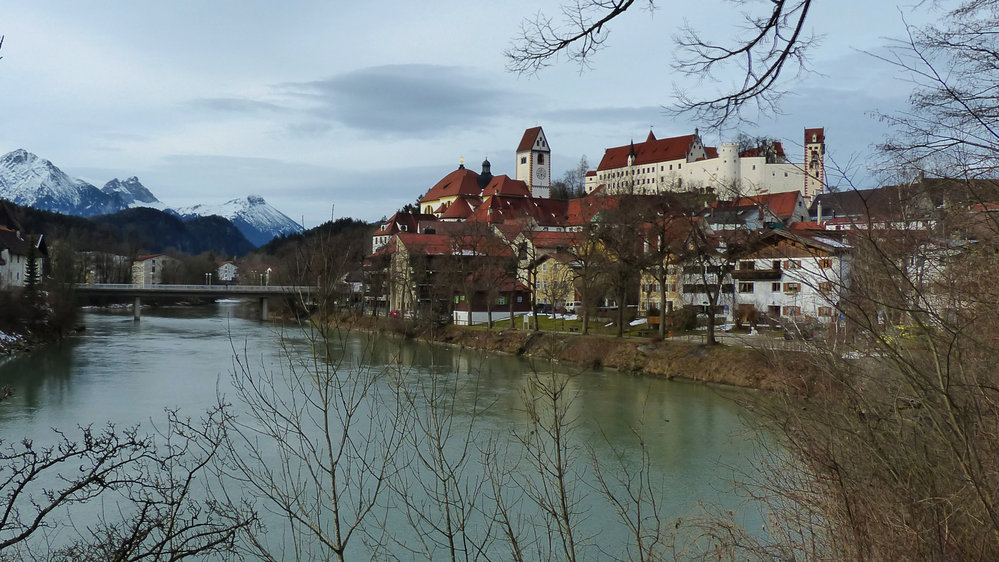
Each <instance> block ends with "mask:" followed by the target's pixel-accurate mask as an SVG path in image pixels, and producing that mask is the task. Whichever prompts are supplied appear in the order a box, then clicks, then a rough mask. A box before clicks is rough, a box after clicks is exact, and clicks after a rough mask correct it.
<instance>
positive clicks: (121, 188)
mask: <svg viewBox="0 0 999 562" xmlns="http://www.w3.org/2000/svg"><path fill="white" fill-rule="evenodd" d="M0 199H7V200H9V201H11V202H13V203H16V204H18V205H23V206H26V207H33V208H35V209H43V210H46V211H54V212H57V213H63V214H67V215H77V216H82V217H91V216H95V215H107V214H112V213H117V212H119V211H123V210H125V209H130V208H136V207H151V208H154V209H157V210H160V211H166V212H168V213H174V214H176V215H179V216H181V217H182V218H183V219H184V220H189V219H191V218H194V217H199V216H203V217H207V216H212V215H218V216H220V217H225V218H227V219H229V220H230V221H231V222H232V223H233V224H234V225H235V226H236V228H238V229H239V231H240V232H242V233H243V235H244V236H245V237H246V238H247V239H248V240H249V241H250V242H252V243H253V244H255V245H257V246H259V245H261V244H265V243H267V242H269V241H270V240H271V239H272V238H274V237H275V236H280V235H281V234H289V233H294V232H301V231H302V227H301V225H299V224H298V223H296V222H295V221H293V220H291V219H290V218H288V217H287V216H286V215H284V214H283V213H282V212H280V211H278V210H277V209H275V208H274V207H272V206H270V205H268V204H267V202H266V201H264V199H263V197H260V196H257V195H251V196H249V197H246V198H245V199H233V200H232V201H229V202H227V203H224V204H222V205H214V206H212V205H195V206H193V207H187V208H185V209H178V210H173V209H170V208H169V207H167V206H166V205H165V204H164V203H162V202H161V201H160V200H159V199H157V198H156V196H154V195H153V194H152V192H150V191H149V190H148V189H146V187H145V186H144V185H142V183H141V182H140V181H139V178H137V177H135V176H132V177H130V178H128V179H126V180H124V181H122V180H119V179H118V178H115V179H113V180H111V181H109V182H107V183H106V184H105V185H104V188H103V189H98V188H97V187H95V186H93V185H91V184H89V183H87V182H85V181H83V180H79V179H75V178H71V177H69V176H68V175H67V174H66V173H64V172H63V171H62V170H60V169H59V168H58V167H56V166H55V165H54V164H52V162H49V161H48V160H45V159H44V158H39V157H38V156H35V155H34V154H32V153H30V152H28V151H26V150H24V149H17V150H15V151H13V152H8V153H7V154H5V155H3V156H2V157H0Z"/></svg>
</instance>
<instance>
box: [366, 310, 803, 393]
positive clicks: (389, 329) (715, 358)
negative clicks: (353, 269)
mask: <svg viewBox="0 0 999 562" xmlns="http://www.w3.org/2000/svg"><path fill="white" fill-rule="evenodd" d="M354 326H355V327H356V328H359V329H363V330H366V331H371V332H378V333H384V334H396V335H400V336H404V337H407V338H411V339H416V340H420V341H426V342H432V343H443V344H449V345H455V346H459V347H465V348H470V349H479V350H483V351H491V352H499V353H509V354H514V355H524V356H528V357H536V358H545V359H548V358H553V359H555V360H556V361H559V362H565V363H572V364H577V365H579V366H581V367H587V368H610V369H616V370H619V371H621V372H624V373H631V374H640V375H647V376H654V377H665V378H668V379H674V378H679V379H685V380H690V381H698V382H705V383H717V384H725V385H731V386H738V387H743V388H753V389H759V390H767V391H778V392H791V393H798V392H801V390H800V389H801V385H800V380H798V379H796V380H795V381H790V380H787V375H786V374H785V373H787V372H797V373H807V372H808V361H807V356H806V354H804V353H801V352H795V351H781V352H779V354H778V353H774V352H772V351H770V350H764V349H756V348H751V347H743V346H726V345H713V346H706V345H701V344H697V343H689V342H685V341H678V340H671V339H667V340H665V341H659V340H657V339H654V338H635V337H629V338H617V337H614V336H606V335H581V334H570V333H563V332H544V331H541V332H536V331H533V330H499V329H494V330H485V329H482V328H475V327H466V326H455V325H447V326H443V327H437V328H429V327H422V328H421V327H420V326H418V325H414V324H412V323H410V322H407V321H404V320H401V319H397V318H389V319H372V318H370V317H365V318H363V319H356V321H355V324H354ZM778 358H779V361H780V368H777V365H776V363H775V361H776V360H778ZM789 367H790V368H789Z"/></svg>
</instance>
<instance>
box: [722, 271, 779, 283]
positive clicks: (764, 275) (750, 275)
mask: <svg viewBox="0 0 999 562" xmlns="http://www.w3.org/2000/svg"><path fill="white" fill-rule="evenodd" d="M781 273H782V271H781V270H780V269H736V270H734V271H732V279H735V280H737V281H777V280H778V279H780V276H781Z"/></svg>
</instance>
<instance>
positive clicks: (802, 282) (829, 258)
mask: <svg viewBox="0 0 999 562" xmlns="http://www.w3.org/2000/svg"><path fill="white" fill-rule="evenodd" d="M848 249H849V247H848V245H847V244H845V243H844V242H842V241H841V240H839V239H836V238H833V237H830V236H820V235H814V234H811V233H807V232H804V231H800V232H791V231H788V230H784V229H778V230H770V231H765V232H758V233H754V235H753V236H752V237H751V239H750V240H749V242H748V243H747V245H746V247H745V248H743V249H741V250H740V252H739V253H738V254H737V256H735V257H734V259H733V260H732V262H733V263H731V265H730V267H729V268H727V269H726V268H722V267H720V266H721V264H716V265H714V266H709V268H710V267H716V269H714V270H712V271H709V272H708V273H709V275H707V276H706V277H707V278H708V283H709V284H711V283H718V281H719V279H718V277H717V272H719V271H722V272H723V275H724V278H723V279H721V280H720V281H721V282H720V286H721V296H720V298H719V302H718V307H719V310H716V313H717V314H718V315H719V316H724V317H725V319H726V320H727V321H730V322H733V321H738V320H742V321H747V322H748V321H751V320H753V319H754V318H760V317H762V316H763V315H765V316H766V317H768V318H770V319H772V320H775V321H776V320H779V319H787V320H794V321H801V320H816V321H819V322H830V321H832V320H833V319H834V318H835V317H836V314H835V309H836V308H835V307H836V305H837V303H838V300H839V295H840V293H841V291H842V290H843V289H844V287H845V286H846V284H847V282H848V279H849V269H850V267H849V266H850V261H849V257H848V256H849V254H848ZM696 267H697V266H691V265H688V266H686V267H685V270H684V272H685V274H686V275H684V281H683V282H684V285H683V295H682V298H683V299H684V301H685V303H686V304H688V305H694V306H703V305H704V304H705V302H706V298H705V295H704V290H703V288H702V286H701V285H702V284H703V281H701V278H702V276H701V272H700V271H695V268H696Z"/></svg>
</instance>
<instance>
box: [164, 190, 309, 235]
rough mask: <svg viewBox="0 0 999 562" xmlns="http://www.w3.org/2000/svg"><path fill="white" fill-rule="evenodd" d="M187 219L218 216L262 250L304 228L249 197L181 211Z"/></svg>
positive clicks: (178, 210) (260, 201)
mask: <svg viewBox="0 0 999 562" xmlns="http://www.w3.org/2000/svg"><path fill="white" fill-rule="evenodd" d="M177 212H178V213H179V214H180V216H181V217H183V218H184V219H191V218H193V217H207V216H211V215H218V216H220V217H225V218H227V219H229V220H231V221H232V223H233V224H235V225H236V228H238V229H239V230H240V232H242V233H243V235H244V236H246V238H247V239H248V240H249V241H250V242H253V243H254V244H256V245H257V246H261V245H263V244H266V243H267V242H270V241H271V239H273V238H274V237H275V236H280V235H281V234H293V233H298V232H302V230H303V228H302V225H300V224H298V223H297V222H295V221H293V220H292V219H290V218H288V216H287V215H285V214H284V213H282V212H281V211H278V210H277V209H275V208H274V207H272V206H271V205H269V204H268V203H267V202H266V201H264V198H263V197H261V196H259V195H248V196H246V197H243V198H240V199H232V200H229V201H226V202H225V203H223V204H221V205H194V206H193V207H186V208H183V209H177Z"/></svg>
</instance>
